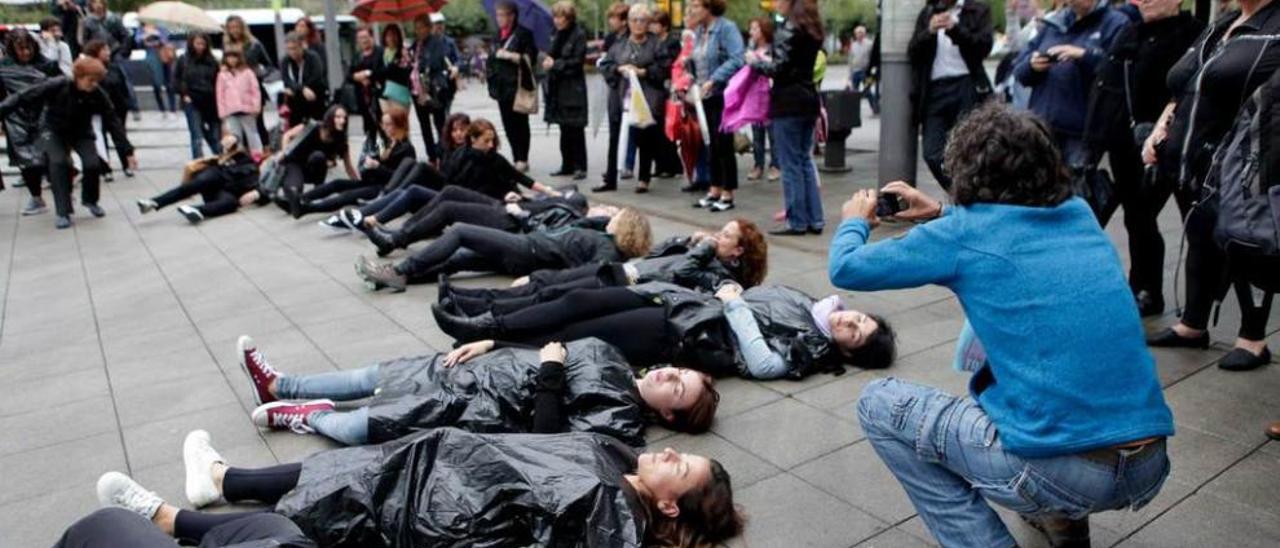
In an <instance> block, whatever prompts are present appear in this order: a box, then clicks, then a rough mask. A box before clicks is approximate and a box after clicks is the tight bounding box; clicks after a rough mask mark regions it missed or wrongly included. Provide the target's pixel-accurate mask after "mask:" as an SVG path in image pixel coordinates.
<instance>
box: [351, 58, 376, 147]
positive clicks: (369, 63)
mask: <svg viewBox="0 0 1280 548" xmlns="http://www.w3.org/2000/svg"><path fill="white" fill-rule="evenodd" d="M383 64H384V63H383V60H382V46H373V51H372V52H370V53H369V55H364V54H362V53H360V52H356V62H355V63H352V64H351V70H349V71H347V81H348V82H350V83H351V85H352V86H353V88H352V89H354V90H355V92H356V101H357V104H358V105H359V106H360V108H362V109H369V108H372V107H374V106H376V105H377V100H378V98H379V97H381V96H382V85H381V82H379V81H378V79H377V78H376V77H375V75H377V74H378V73H380V72H382V65H383ZM366 70H367V71H369V73H370V76H369V80H368V82H369V87H367V88H366V87H364V86H362V85H360V84H357V83H356V82H355V80H352V79H351V77H352V76H354V75H355V74H356V73H357V72H364V71H366ZM365 131H368V132H372V131H374V128H365Z"/></svg>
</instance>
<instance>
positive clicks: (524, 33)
mask: <svg viewBox="0 0 1280 548" xmlns="http://www.w3.org/2000/svg"><path fill="white" fill-rule="evenodd" d="M515 25H516V26H515V29H513V30H512V31H511V35H510V36H508V37H507V39H506V40H503V39H502V37H501V35H500V34H499V35H495V36H494V37H493V51H492V52H491V53H490V54H489V62H488V63H487V64H486V67H488V71H489V74H488V82H489V97H491V98H493V99H494V100H496V101H498V103H499V104H503V105H510V104H512V103H513V102H515V100H516V86H517V85H518V84H519V83H520V82H523V83H524V89H527V90H533V89H537V86H536V83H535V82H534V80H533V76H534V75H533V72H532V71H530V66H533V65H536V64H537V62H538V46H537V44H535V43H534V42H533V33H531V32H529V30H528V29H526V28H524V27H522V26H520V24H519V22H517V23H516V24H515ZM504 46H505V47H506V49H508V50H510V51H511V52H513V53H518V54H521V55H525V56H527V60H528V64H526V63H525V62H524V61H508V60H506V59H499V58H498V50H500V49H503V47H504Z"/></svg>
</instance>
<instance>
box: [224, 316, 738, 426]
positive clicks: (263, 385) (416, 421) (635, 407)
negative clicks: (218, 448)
mask: <svg viewBox="0 0 1280 548" xmlns="http://www.w3.org/2000/svg"><path fill="white" fill-rule="evenodd" d="M238 350H239V355H240V365H241V368H242V369H244V371H245V373H246V376H247V378H248V380H249V381H250V384H251V385H252V388H253V391H252V394H253V396H254V401H256V402H257V403H258V407H257V408H256V409H254V410H253V414H252V419H253V423H254V424H256V425H258V426H260V427H266V428H273V429H277V430H292V431H293V432H297V433H300V434H309V433H313V432H314V433H318V434H320V435H323V436H326V437H328V438H331V439H333V440H336V441H338V442H341V443H343V444H345V445H365V444H377V443H382V442H384V441H390V440H393V439H396V438H399V437H401V436H404V435H406V434H408V433H410V432H413V431H416V430H423V429H427V428H436V427H441V426H453V427H457V428H462V429H464V430H469V431H473V432H510V433H520V432H533V433H556V432H564V431H573V432H597V433H601V434H608V435H610V436H613V437H614V438H617V439H619V440H622V441H624V442H626V443H628V444H631V445H633V446H636V447H642V446H644V443H645V440H644V427H645V424H646V423H648V422H656V423H658V424H660V425H663V426H665V427H667V428H670V429H672V430H675V431H678V432H688V433H695V434H696V433H702V432H705V431H707V429H708V428H710V427H711V421H712V419H713V418H714V416H715V412H716V407H717V405H718V403H719V400H720V395H719V394H718V393H717V392H716V391H715V388H714V387H713V382H712V380H711V377H709V376H707V375H705V374H702V373H699V372H697V371H693V370H691V369H682V368H676V367H663V368H659V369H652V370H650V371H648V372H646V373H645V375H644V376H643V377H641V378H639V379H637V378H635V376H634V374H633V372H632V370H631V367H630V366H629V365H628V364H627V362H626V361H624V360H623V358H622V355H621V354H620V353H618V351H617V349H615V348H613V347H612V346H609V345H608V344H606V343H604V342H602V341H599V340H596V339H584V340H580V341H574V342H571V343H569V345H568V347H567V348H566V347H565V346H563V345H561V344H560V343H558V342H551V343H547V344H546V345H545V346H543V348H542V350H541V352H539V351H536V350H533V349H525V348H516V347H511V346H509V345H497V344H488V345H473V346H470V347H467V348H463V349H457V350H454V351H452V352H449V353H448V354H432V355H424V356H415V357H406V358H398V359H394V360H389V361H385V362H382V363H380V364H376V365H372V366H369V367H365V368H362V369H353V370H344V371H337V372H332V373H321V374H317V375H285V374H282V373H280V372H279V371H277V370H276V369H275V368H274V367H272V366H271V364H270V363H268V362H267V358H266V356H265V355H264V354H263V352H262V351H261V350H260V349H258V348H257V345H256V344H255V343H254V342H253V339H251V338H249V337H248V336H243V337H240V341H239V348H238ZM365 398H372V399H371V400H370V401H369V402H368V403H367V404H366V405H363V406H361V407H359V408H356V409H354V410H350V411H338V410H336V409H335V407H334V403H333V400H339V401H351V400H361V399H365ZM286 400H295V401H292V402H290V401H286ZM297 400H301V401H297Z"/></svg>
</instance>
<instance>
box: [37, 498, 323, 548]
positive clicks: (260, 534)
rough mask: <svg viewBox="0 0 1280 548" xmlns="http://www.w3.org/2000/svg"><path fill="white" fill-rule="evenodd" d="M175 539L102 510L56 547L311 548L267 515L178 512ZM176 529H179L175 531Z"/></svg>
mask: <svg viewBox="0 0 1280 548" xmlns="http://www.w3.org/2000/svg"><path fill="white" fill-rule="evenodd" d="M176 521H177V523H175V530H174V537H170V536H169V535H166V534H164V533H162V532H161V531H160V528H158V527H156V526H155V525H154V524H152V523H151V522H150V521H149V520H147V519H146V518H144V517H142V516H139V515H138V514H135V513H133V512H130V511H128V510H125V509H123V508H103V509H101V510H97V511H95V512H93V513H92V514H89V515H88V516H85V517H83V518H81V519H80V520H79V521H77V522H75V523H73V524H72V525H71V527H68V528H67V530H66V532H64V533H63V534H62V538H60V539H58V542H57V543H56V544H54V547H55V548H115V547H124V546H127V547H129V548H160V547H165V548H172V547H174V546H178V543H177V540H176V539H183V540H185V541H189V542H198V543H200V544H199V545H200V546H202V547H208V548H213V547H219V546H231V545H236V544H242V543H250V542H254V541H266V542H265V543H264V544H271V545H272V546H280V547H282V548H304V547H313V546H315V543H314V542H312V541H311V540H309V539H307V537H306V535H304V534H303V533H302V530H301V529H299V528H298V526H297V525H295V524H294V523H293V522H292V521H289V519H288V518H286V517H284V516H281V515H279V514H272V513H267V512H250V513H245V512H237V513H231V514H202V513H200V512H191V511H187V510H179V511H178V517H177V520H176ZM179 525H181V527H179Z"/></svg>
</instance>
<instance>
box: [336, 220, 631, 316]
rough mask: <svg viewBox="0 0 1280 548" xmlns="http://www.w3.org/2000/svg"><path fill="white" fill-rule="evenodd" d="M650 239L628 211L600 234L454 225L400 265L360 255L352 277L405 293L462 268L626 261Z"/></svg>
mask: <svg viewBox="0 0 1280 548" xmlns="http://www.w3.org/2000/svg"><path fill="white" fill-rule="evenodd" d="M651 238H652V233H651V231H650V228H649V219H648V218H646V217H645V216H644V215H642V214H640V213H639V212H637V211H636V210H634V209H631V208H626V209H623V210H622V211H619V212H618V214H617V215H614V216H613V218H612V219H609V224H608V225H606V226H605V230H604V231H603V232H601V231H599V230H595V229H592V228H583V227H578V226H565V227H560V228H555V229H548V230H535V231H533V232H530V233H528V234H511V233H508V232H504V231H502V230H500V229H496V228H489V227H484V226H475V225H467V224H459V225H454V226H453V227H451V228H450V229H449V230H446V231H445V232H444V234H443V235H441V236H440V237H439V238H437V239H436V240H435V241H434V242H431V245H428V246H427V247H425V248H423V249H422V250H421V251H418V252H417V253H415V254H414V255H413V256H411V257H409V258H408V259H405V260H403V261H401V262H400V263H399V264H395V265H392V264H391V263H382V264H379V263H374V262H372V261H369V260H368V259H366V258H364V257H360V258H359V259H357V260H356V274H358V275H359V276H360V277H361V278H362V279H364V281H365V284H366V285H368V286H369V287H370V288H371V289H373V290H375V291H376V290H378V289H381V288H383V287H389V288H391V289H392V290H393V291H404V290H405V287H406V285H407V284H410V283H430V282H434V281H436V280H437V279H438V278H439V276H440V275H441V274H453V273H456V272H461V271H464V270H471V271H481V272H498V273H502V274H507V275H510V276H524V275H526V274H529V273H531V272H533V271H535V270H539V269H545V268H572V267H577V266H582V265H584V264H591V263H604V262H611V261H619V260H625V259H630V258H633V257H639V256H642V255H644V254H647V253H648V252H649V245H650V242H651ZM564 340H572V339H564Z"/></svg>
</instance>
